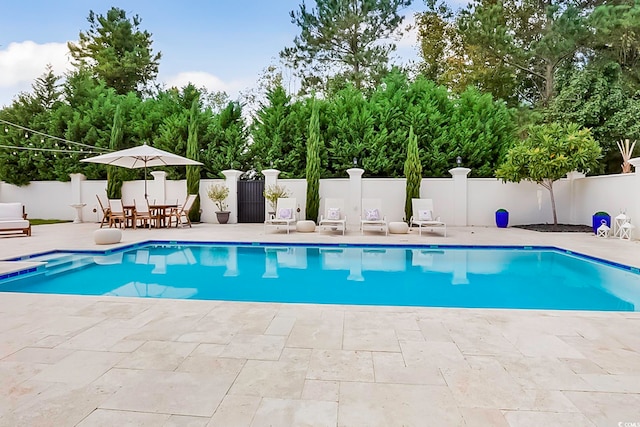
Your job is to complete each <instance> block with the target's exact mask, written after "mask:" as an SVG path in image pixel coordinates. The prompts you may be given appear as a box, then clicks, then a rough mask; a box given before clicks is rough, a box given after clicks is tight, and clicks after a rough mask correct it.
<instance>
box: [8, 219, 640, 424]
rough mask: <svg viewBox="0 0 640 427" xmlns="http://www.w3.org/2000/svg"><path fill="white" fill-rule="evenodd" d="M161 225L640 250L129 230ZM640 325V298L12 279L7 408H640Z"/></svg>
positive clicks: (49, 232) (262, 415)
mask: <svg viewBox="0 0 640 427" xmlns="http://www.w3.org/2000/svg"><path fill="white" fill-rule="evenodd" d="M96 228H97V225H96V224H61V225H50V226H36V227H33V237H30V238H23V237H17V238H0V258H8V257H12V256H16V255H20V254H28V253H34V252H40V251H45V250H49V249H54V248H56V249H62V248H77V249H87V248H92V249H95V248H96V246H95V245H94V244H93V239H92V232H93V230H95V229H96ZM147 239H166V240H177V239H180V240H194V241H195V240H213V241H308V242H335V243H343V242H371V243H376V242H384V243H442V244H519V245H523V244H526V245H553V246H558V247H563V248H566V249H570V250H573V251H577V252H582V253H586V254H590V255H594V256H599V257H603V258H607V259H610V260H613V261H617V262H621V263H624V264H628V265H634V266H636V267H640V244H639V243H638V242H628V241H620V240H615V239H606V240H603V239H597V238H596V237H593V236H590V235H587V234H581V233H580V234H542V233H535V232H529V231H524V230H518V229H511V228H509V229H505V230H496V229H495V228H474V227H469V228H455V227H453V228H451V229H450V230H448V237H446V238H444V237H440V236H439V235H435V234H425V235H423V236H422V237H421V238H420V237H419V236H417V233H416V232H412V233H410V234H409V235H395V236H388V237H385V236H379V235H374V234H368V235H365V236H361V235H360V234H359V233H357V232H355V231H354V232H350V233H348V235H347V236H344V237H343V236H342V235H335V234H325V233H313V234H298V233H292V234H290V235H286V234H284V233H282V232H272V231H269V232H268V233H267V234H264V231H263V228H262V226H261V225H226V226H218V225H205V224H201V225H196V226H194V228H193V229H178V230H175V229H172V230H151V231H149V230H135V231H134V230H127V231H125V236H124V242H123V243H125V244H126V243H132V242H136V241H141V240H147ZM100 249H104V247H100ZM11 268H12V267H11V266H10V265H8V264H6V263H0V271H7V270H8V269H11ZM639 330H640V313H622V312H620V313H615V312H561V311H530V310H476V309H438V308H414V307H369V306H339V305H302V304H261V303H235V302H221V301H188V300H159V299H157V300H156V299H132V298H116V297H86V296H61V295H37V294H11V293H4V294H0V387H1V390H2V392H0V393H1V394H0V425H2V426H75V425H79V426H115V425H144V426H245V425H246V426H263V425H264V426H288V425H318V426H336V425H340V426H358V425H360V426H376V425H379V426H414V425H415V426H424V425H433V426H449V425H451V426H462V425H466V426H489V425H491V426H544V425H549V426H563V425H566V426H575V425H580V426H591V425H594V426H618V425H625V424H624V423H637V425H640V334H638V331H639ZM619 423H623V424H619ZM628 425H633V424H628Z"/></svg>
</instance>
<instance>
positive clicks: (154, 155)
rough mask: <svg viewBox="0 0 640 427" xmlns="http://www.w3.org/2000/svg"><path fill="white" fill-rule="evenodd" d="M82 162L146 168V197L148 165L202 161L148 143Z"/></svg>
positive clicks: (176, 164)
mask: <svg viewBox="0 0 640 427" xmlns="http://www.w3.org/2000/svg"><path fill="white" fill-rule="evenodd" d="M80 161H81V162H87V163H102V164H105V165H112V166H121V167H123V168H128V169H138V168H144V197H145V199H146V198H147V167H152V166H185V165H186V166H195V165H201V164H202V163H200V162H196V161H195V160H191V159H187V158H186V157H182V156H178V155H177V154H173V153H169V152H168V151H164V150H159V149H157V148H153V147H150V146H148V145H147V144H146V143H144V144H143V145H140V146H138V147H133V148H126V149H124V150H120V151H114V152H113V153H107V154H101V155H100V156H96V157H90V158H88V159H82V160H80Z"/></svg>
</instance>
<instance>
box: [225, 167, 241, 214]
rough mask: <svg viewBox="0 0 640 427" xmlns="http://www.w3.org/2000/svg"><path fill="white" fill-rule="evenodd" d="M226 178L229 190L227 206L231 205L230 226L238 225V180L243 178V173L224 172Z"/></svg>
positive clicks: (231, 170)
mask: <svg viewBox="0 0 640 427" xmlns="http://www.w3.org/2000/svg"><path fill="white" fill-rule="evenodd" d="M222 175H224V177H225V184H226V186H227V188H228V189H229V196H228V197H227V204H228V205H229V208H228V209H229V212H230V214H229V224H237V223H238V179H240V176H242V172H241V171H239V170H235V169H228V170H225V171H222Z"/></svg>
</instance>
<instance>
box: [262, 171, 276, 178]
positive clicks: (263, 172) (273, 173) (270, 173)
mask: <svg viewBox="0 0 640 427" xmlns="http://www.w3.org/2000/svg"><path fill="white" fill-rule="evenodd" d="M262 175H264V176H265V177H268V176H269V177H271V176H272V177H274V178H277V177H278V175H280V171H279V170H278V169H262Z"/></svg>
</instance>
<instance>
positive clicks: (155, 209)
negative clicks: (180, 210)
mask: <svg viewBox="0 0 640 427" xmlns="http://www.w3.org/2000/svg"><path fill="white" fill-rule="evenodd" d="M177 207H178V204H177V203H153V204H149V210H150V211H151V217H152V218H154V219H155V220H156V228H164V227H171V221H168V222H167V221H166V219H167V214H168V212H170V211H171V209H173V208H177Z"/></svg>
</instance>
